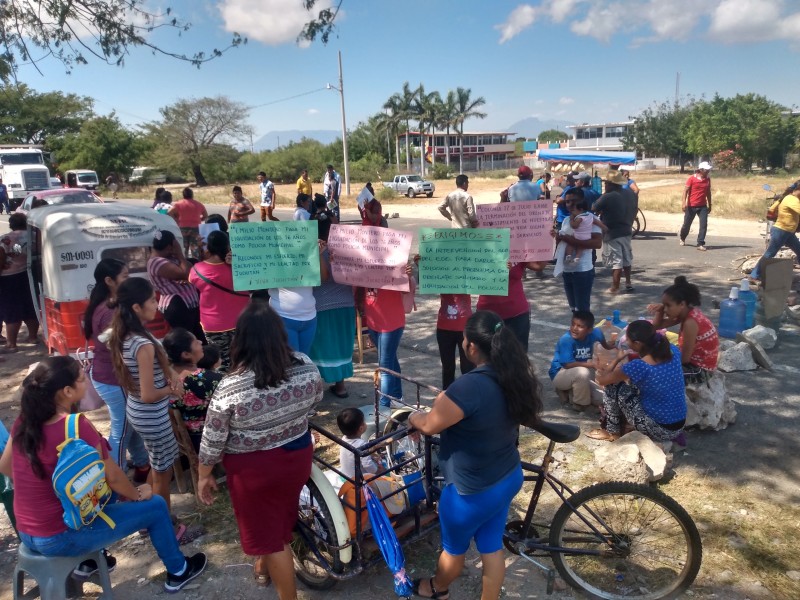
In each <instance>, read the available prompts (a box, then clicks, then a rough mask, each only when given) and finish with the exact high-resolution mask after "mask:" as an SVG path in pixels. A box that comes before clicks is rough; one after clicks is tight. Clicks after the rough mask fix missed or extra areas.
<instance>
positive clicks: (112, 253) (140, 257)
mask: <svg viewBox="0 0 800 600" xmlns="http://www.w3.org/2000/svg"><path fill="white" fill-rule="evenodd" d="M100 258H116V259H117V260H121V261H122V262H124V263H126V264H127V265H128V273H129V274H131V275H135V274H137V273H146V272H147V261H148V259H149V258H150V248H149V247H148V246H128V247H127V248H106V249H105V250H103V252H102V254H101V256H100Z"/></svg>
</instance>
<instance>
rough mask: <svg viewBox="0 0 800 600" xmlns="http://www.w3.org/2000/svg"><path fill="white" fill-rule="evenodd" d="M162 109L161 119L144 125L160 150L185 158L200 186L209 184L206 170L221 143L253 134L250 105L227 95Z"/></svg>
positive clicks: (195, 100) (165, 153) (184, 102)
mask: <svg viewBox="0 0 800 600" xmlns="http://www.w3.org/2000/svg"><path fill="white" fill-rule="evenodd" d="M159 112H160V113H161V120H160V121H157V122H155V123H150V124H148V125H146V126H145V127H146V129H147V130H148V131H149V133H150V135H151V137H152V139H153V140H154V142H155V144H156V146H157V152H159V153H160V154H161V155H162V156H164V157H165V158H167V157H169V156H170V155H171V156H173V157H174V159H172V160H175V161H183V163H184V164H185V165H186V166H187V167H188V169H189V170H190V171H191V173H192V176H193V177H194V179H195V181H196V182H197V185H199V186H205V185H208V181H207V179H206V176H205V175H204V173H203V170H204V167H209V166H211V165H212V163H213V161H214V160H215V158H218V156H219V151H220V147H221V146H222V147H224V146H233V145H235V144H236V143H237V142H242V141H245V140H249V138H250V136H251V135H252V134H253V128H252V126H251V125H250V124H248V122H247V118H248V115H249V111H248V108H247V106H245V105H244V104H242V103H241V102H235V101H233V100H231V99H229V98H226V97H225V96H216V97H214V98H199V99H195V98H192V99H189V100H179V101H178V102H176V103H175V104H171V105H170V106H165V107H163V108H161V109H159Z"/></svg>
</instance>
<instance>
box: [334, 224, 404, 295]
mask: <svg viewBox="0 0 800 600" xmlns="http://www.w3.org/2000/svg"><path fill="white" fill-rule="evenodd" d="M412 237H413V236H412V234H411V232H408V231H397V230H394V229H387V228H385V227H358V226H355V225H333V226H332V227H331V232H330V235H329V236H328V248H329V249H330V252H331V255H332V256H333V260H331V271H332V272H333V279H334V280H335V281H336V282H337V283H345V284H349V285H355V286H359V287H367V288H381V289H385V290H399V291H401V292H407V291H408V275H406V264H407V263H408V253H409V252H410V251H411V238H412Z"/></svg>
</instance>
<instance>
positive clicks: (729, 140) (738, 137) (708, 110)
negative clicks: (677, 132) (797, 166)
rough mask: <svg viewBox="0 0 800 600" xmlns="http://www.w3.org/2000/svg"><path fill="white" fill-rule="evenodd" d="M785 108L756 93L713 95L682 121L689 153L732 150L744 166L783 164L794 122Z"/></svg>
mask: <svg viewBox="0 0 800 600" xmlns="http://www.w3.org/2000/svg"><path fill="white" fill-rule="evenodd" d="M785 111H786V109H785V108H784V107H783V106H781V105H779V104H777V103H775V102H772V101H771V100H768V99H767V98H766V97H764V96H761V95H758V94H744V95H742V94H738V95H736V96H734V97H733V98H723V97H722V96H719V95H716V96H714V97H713V98H712V99H711V100H710V101H708V102H701V103H698V104H697V105H696V106H695V107H694V109H693V110H692V111H691V112H690V113H689V114H688V116H687V118H686V120H685V121H684V123H683V133H684V135H685V137H686V145H687V147H688V149H689V151H690V152H693V153H694V154H697V155H701V156H711V155H713V154H716V153H717V152H721V151H723V150H734V151H735V153H736V155H737V156H738V157H740V158H741V159H742V163H743V165H744V168H745V169H747V170H750V168H751V167H752V165H754V164H756V165H759V166H762V167H780V166H783V162H784V156H785V154H786V153H787V152H788V151H789V150H790V149H791V148H792V146H793V145H794V143H795V142H796V140H797V125H796V123H795V121H794V120H793V119H789V118H787V117H786V116H785V115H784V113H785Z"/></svg>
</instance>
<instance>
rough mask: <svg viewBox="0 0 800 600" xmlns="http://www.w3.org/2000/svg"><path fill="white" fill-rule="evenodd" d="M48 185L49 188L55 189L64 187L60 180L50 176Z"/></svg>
mask: <svg viewBox="0 0 800 600" xmlns="http://www.w3.org/2000/svg"><path fill="white" fill-rule="evenodd" d="M50 187H51V188H56V189H61V188H63V187H64V184H63V183H61V180H60V179H59V178H58V177H51V178H50Z"/></svg>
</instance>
